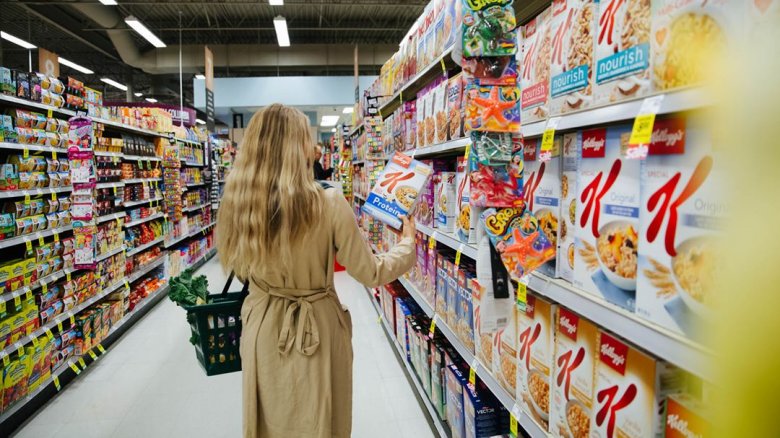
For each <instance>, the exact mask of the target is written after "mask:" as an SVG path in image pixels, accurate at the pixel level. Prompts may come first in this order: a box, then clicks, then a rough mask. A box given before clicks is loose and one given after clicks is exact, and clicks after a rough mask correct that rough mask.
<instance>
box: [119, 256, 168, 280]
mask: <svg viewBox="0 0 780 438" xmlns="http://www.w3.org/2000/svg"><path fill="white" fill-rule="evenodd" d="M163 263H165V254H163V255H161V256H160V257H157V258H156V259H154V261H153V262H151V263H147V264H145V265H143V266H142V267H140V268H138V269H136V270H135V271H133V272H132V273H130V275H128V276H127V282H128V283H132V282H134V281H136V280H138V279H140V278H141V277H143V276H144V275H146V274H148V273H149V272H151V271H153V270H154V269H155V268H158V267H160V265H162V264H163Z"/></svg>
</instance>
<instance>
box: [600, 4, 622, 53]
mask: <svg viewBox="0 0 780 438" xmlns="http://www.w3.org/2000/svg"><path fill="white" fill-rule="evenodd" d="M624 1H625V0H611V1H610V2H609V5H607V8H606V9H605V10H604V14H602V16H601V19H600V20H599V29H601V32H600V33H599V42H598V43H599V44H601V43H602V42H603V41H604V37H607V44H609V45H612V32H613V31H614V30H615V14H617V11H618V10H619V9H620V6H621V5H622V4H623V2H624Z"/></svg>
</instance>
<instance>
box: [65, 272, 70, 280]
mask: <svg viewBox="0 0 780 438" xmlns="http://www.w3.org/2000/svg"><path fill="white" fill-rule="evenodd" d="M65 280H66V281H70V271H68V272H66V273H65Z"/></svg>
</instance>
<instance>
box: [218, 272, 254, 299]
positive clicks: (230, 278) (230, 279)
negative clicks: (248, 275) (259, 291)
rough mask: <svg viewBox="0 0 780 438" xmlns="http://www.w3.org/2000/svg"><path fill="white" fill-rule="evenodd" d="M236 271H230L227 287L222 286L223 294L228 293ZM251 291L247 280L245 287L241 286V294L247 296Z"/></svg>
mask: <svg viewBox="0 0 780 438" xmlns="http://www.w3.org/2000/svg"><path fill="white" fill-rule="evenodd" d="M235 275H236V273H235V272H233V271H230V275H229V276H228V279H227V281H226V282H225V287H224V288H222V295H223V296H224V295H227V293H228V289H230V285H231V284H232V283H233V277H235ZM248 293H249V282H248V281H247V282H246V283H244V287H242V288H241V294H242V295H244V296H246V295H247V294H248Z"/></svg>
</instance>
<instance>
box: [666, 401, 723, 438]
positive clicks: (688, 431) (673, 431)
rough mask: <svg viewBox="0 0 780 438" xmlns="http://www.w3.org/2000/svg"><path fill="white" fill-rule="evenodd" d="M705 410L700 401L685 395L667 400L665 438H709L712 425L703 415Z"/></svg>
mask: <svg viewBox="0 0 780 438" xmlns="http://www.w3.org/2000/svg"><path fill="white" fill-rule="evenodd" d="M704 410H705V408H704V407H703V406H702V403H700V402H699V401H698V400H694V399H693V398H692V397H690V396H686V395H684V394H675V395H671V396H669V397H668V398H667V399H666V421H665V427H664V437H665V438H689V437H708V436H710V434H711V431H712V425H711V424H710V422H709V420H708V419H707V418H706V417H705V416H704V415H703V411H704Z"/></svg>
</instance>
